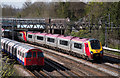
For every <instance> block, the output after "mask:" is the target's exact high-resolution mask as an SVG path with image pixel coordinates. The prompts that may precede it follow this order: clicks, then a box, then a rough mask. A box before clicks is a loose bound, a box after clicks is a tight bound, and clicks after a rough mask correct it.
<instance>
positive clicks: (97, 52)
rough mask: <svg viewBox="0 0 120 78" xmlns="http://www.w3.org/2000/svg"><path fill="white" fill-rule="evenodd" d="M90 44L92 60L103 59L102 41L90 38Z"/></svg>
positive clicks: (90, 57)
mask: <svg viewBox="0 0 120 78" xmlns="http://www.w3.org/2000/svg"><path fill="white" fill-rule="evenodd" d="M88 46H89V52H90V53H89V54H90V55H89V59H91V60H102V58H103V49H102V45H101V42H100V41H99V40H96V39H90V40H89V41H88Z"/></svg>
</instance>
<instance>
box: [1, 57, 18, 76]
mask: <svg viewBox="0 0 120 78" xmlns="http://www.w3.org/2000/svg"><path fill="white" fill-rule="evenodd" d="M2 60H5V62H3V63H2V66H1V67H0V68H1V69H2V70H1V71H0V74H1V75H2V77H3V78H4V77H8V76H13V74H14V73H15V71H14V69H13V65H14V64H15V62H16V61H14V62H12V63H9V58H8V56H7V57H4V58H2ZM2 60H1V61H2Z"/></svg>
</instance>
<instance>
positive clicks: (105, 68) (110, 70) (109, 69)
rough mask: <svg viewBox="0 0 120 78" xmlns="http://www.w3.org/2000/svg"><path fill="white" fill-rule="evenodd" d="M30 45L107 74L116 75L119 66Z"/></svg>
mask: <svg viewBox="0 0 120 78" xmlns="http://www.w3.org/2000/svg"><path fill="white" fill-rule="evenodd" d="M27 44H28V43H27ZM28 45H31V44H28ZM31 46H34V47H37V48H41V49H43V50H44V52H45V53H52V54H55V55H57V56H58V55H59V56H62V57H64V58H67V59H70V60H73V61H76V62H77V63H81V64H85V65H87V66H89V67H92V68H94V69H97V70H99V71H102V72H104V73H105V74H107V75H108V76H118V75H119V71H120V70H119V66H118V65H117V64H115V65H114V64H112V63H102V64H97V63H91V62H89V61H86V60H83V59H80V58H76V57H73V56H69V55H66V54H63V53H59V52H57V51H53V50H50V49H47V48H43V47H40V46H36V45H31ZM69 57H70V58H69ZM117 66H118V67H117Z"/></svg>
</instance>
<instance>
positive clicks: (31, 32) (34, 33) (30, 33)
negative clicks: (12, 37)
mask: <svg viewBox="0 0 120 78" xmlns="http://www.w3.org/2000/svg"><path fill="white" fill-rule="evenodd" d="M28 34H36V33H33V32H28Z"/></svg>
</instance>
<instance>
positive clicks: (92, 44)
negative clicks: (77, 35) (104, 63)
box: [90, 40, 100, 49]
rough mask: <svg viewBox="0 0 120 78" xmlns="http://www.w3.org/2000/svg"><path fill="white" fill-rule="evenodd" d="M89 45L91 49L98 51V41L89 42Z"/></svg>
mask: <svg viewBox="0 0 120 78" xmlns="http://www.w3.org/2000/svg"><path fill="white" fill-rule="evenodd" d="M90 45H91V48H92V49H100V42H99V41H98V40H91V41H90Z"/></svg>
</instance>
